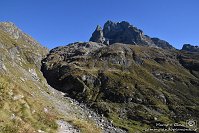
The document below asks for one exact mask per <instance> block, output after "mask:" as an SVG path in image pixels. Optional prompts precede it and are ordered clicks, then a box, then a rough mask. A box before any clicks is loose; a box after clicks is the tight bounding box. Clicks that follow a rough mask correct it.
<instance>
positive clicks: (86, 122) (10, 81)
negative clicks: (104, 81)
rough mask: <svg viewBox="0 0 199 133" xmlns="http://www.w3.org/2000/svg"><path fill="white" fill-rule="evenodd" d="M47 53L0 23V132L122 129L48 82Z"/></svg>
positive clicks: (36, 43)
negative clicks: (44, 71) (43, 66)
mask: <svg viewBox="0 0 199 133" xmlns="http://www.w3.org/2000/svg"><path fill="white" fill-rule="evenodd" d="M47 53H48V50H47V49H46V48H44V47H42V46H41V45H40V44H39V43H38V42H36V41H35V40H34V39H33V38H31V37H30V36H28V35H27V34H25V33H23V32H22V31H21V30H20V29H19V28H17V27H16V26H15V25H14V24H13V23H10V22H3V23H0V132H1V133H33V132H35V133H37V132H47V133H54V132H58V133H63V132H74V133H77V132H85V133H92V132H96V133H99V132H103V131H104V132H109V131H112V132H123V131H122V130H120V129H118V128H115V127H113V126H112V125H111V123H110V122H109V121H108V120H106V118H103V117H101V116H99V115H97V114H96V113H94V112H92V111H90V110H89V109H88V108H87V107H86V106H84V105H83V104H80V103H78V102H76V101H75V100H72V99H70V98H67V97H65V96H64V95H65V94H64V93H61V92H59V91H57V90H55V89H53V88H52V87H51V86H49V85H48V84H47V82H46V80H45V78H44V77H43V74H42V72H41V71H40V68H41V60H42V58H44V57H45V55H46V54H47ZM91 116H92V117H91Z"/></svg>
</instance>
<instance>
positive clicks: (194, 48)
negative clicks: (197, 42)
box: [182, 44, 199, 52]
mask: <svg viewBox="0 0 199 133" xmlns="http://www.w3.org/2000/svg"><path fill="white" fill-rule="evenodd" d="M182 50H184V51H189V52H199V46H193V45H191V44H184V45H183V47H182Z"/></svg>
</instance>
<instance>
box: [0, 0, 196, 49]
mask: <svg viewBox="0 0 199 133" xmlns="http://www.w3.org/2000/svg"><path fill="white" fill-rule="evenodd" d="M107 20H112V21H114V22H120V21H128V22H129V23H131V24H132V25H133V26H135V27H137V28H139V29H141V30H143V31H144V34H146V35H149V36H150V37H158V38H160V39H163V40H166V41H168V42H169V43H170V44H172V45H173V46H174V47H176V48H178V49H181V47H182V45H183V44H185V43H190V44H193V45H199V0H0V22H4V21H11V22H13V23H15V24H16V25H17V26H18V27H19V28H20V29H22V31H24V32H25V33H27V34H29V35H30V36H32V37H33V38H34V39H36V40H37V41H38V42H40V43H41V44H42V45H44V46H46V47H48V48H49V49H52V48H54V47H57V46H62V45H67V44H68V43H72V42H77V41H88V40H89V38H90V37H91V35H92V32H93V31H94V30H95V28H96V26H97V25H101V26H103V25H104V23H105V22H106V21H107Z"/></svg>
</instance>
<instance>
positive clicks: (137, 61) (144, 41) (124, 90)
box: [41, 21, 199, 133]
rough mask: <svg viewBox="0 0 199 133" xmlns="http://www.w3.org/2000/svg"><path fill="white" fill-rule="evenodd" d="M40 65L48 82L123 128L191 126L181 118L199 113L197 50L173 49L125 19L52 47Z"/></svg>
mask: <svg viewBox="0 0 199 133" xmlns="http://www.w3.org/2000/svg"><path fill="white" fill-rule="evenodd" d="M186 49H187V48H186ZM41 70H42V72H43V74H44V76H45V78H46V79H47V82H48V83H49V84H50V85H51V86H53V87H54V88H56V89H57V90H60V91H62V92H64V93H66V95H67V96H69V97H71V98H74V99H77V100H78V101H79V102H82V103H86V104H87V105H88V106H89V107H91V108H92V109H94V110H95V111H96V112H98V113H99V114H102V115H104V116H106V117H107V118H108V119H109V120H110V121H112V123H113V125H115V126H117V127H120V128H122V129H124V130H126V131H127V132H131V133H135V132H137V133H140V132H144V130H147V129H156V128H159V129H160V130H161V129H165V128H168V130H169V128H170V129H171V128H175V129H179V130H180V129H181V128H183V129H188V128H196V125H193V127H191V126H189V125H187V124H186V121H188V120H190V119H191V120H194V122H195V121H198V116H199V108H198V107H199V100H198V99H199V89H198V88H199V76H198V75H199V53H197V52H187V51H184V50H176V49H175V48H173V46H171V45H170V44H169V43H168V42H166V41H164V40H161V39H158V38H151V37H148V36H146V35H144V34H143V32H142V31H141V30H139V29H137V28H136V27H134V26H132V25H130V24H129V23H128V22H125V21H123V22H117V23H114V22H112V21H107V22H106V23H105V25H104V27H103V29H102V28H101V27H100V26H97V28H96V30H95V31H94V32H93V34H92V37H91V38H90V42H76V43H71V44H69V45H66V46H62V47H56V48H54V49H52V50H51V51H50V53H49V54H48V55H47V57H46V58H45V59H43V61H42V68H41ZM157 123H161V124H164V125H166V124H170V125H169V126H163V127H162V126H157ZM174 123H183V124H184V125H183V124H182V126H174V125H172V124H174ZM149 132H150V131H149ZM193 132H194V131H193Z"/></svg>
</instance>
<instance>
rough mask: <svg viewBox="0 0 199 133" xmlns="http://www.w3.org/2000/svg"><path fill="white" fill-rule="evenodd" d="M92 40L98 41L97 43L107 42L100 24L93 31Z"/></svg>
mask: <svg viewBox="0 0 199 133" xmlns="http://www.w3.org/2000/svg"><path fill="white" fill-rule="evenodd" d="M90 41H92V42H97V43H104V42H105V38H104V34H103V31H102V28H101V27H100V26H99V25H98V26H97V27H96V29H95V31H94V32H93V34H92V37H91V38H90Z"/></svg>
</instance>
